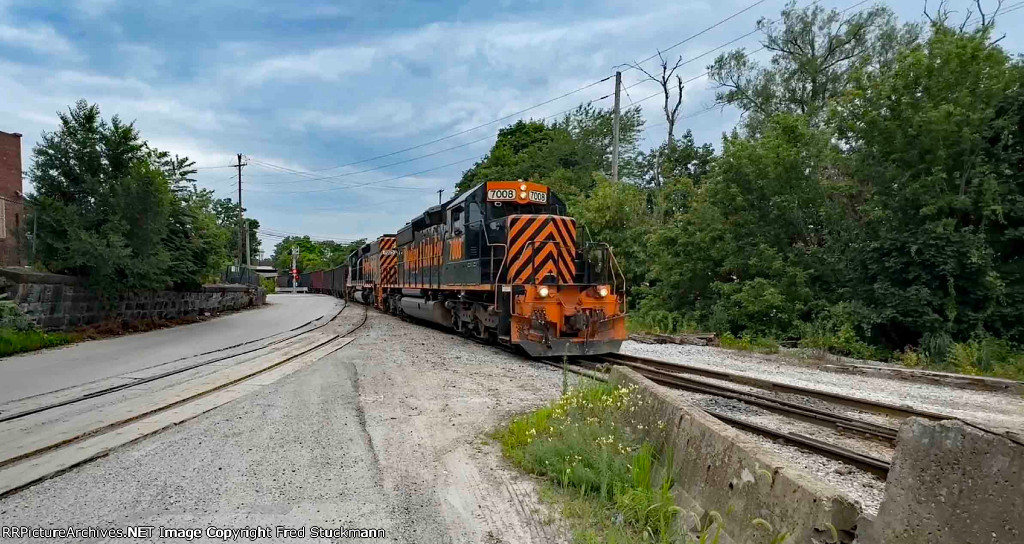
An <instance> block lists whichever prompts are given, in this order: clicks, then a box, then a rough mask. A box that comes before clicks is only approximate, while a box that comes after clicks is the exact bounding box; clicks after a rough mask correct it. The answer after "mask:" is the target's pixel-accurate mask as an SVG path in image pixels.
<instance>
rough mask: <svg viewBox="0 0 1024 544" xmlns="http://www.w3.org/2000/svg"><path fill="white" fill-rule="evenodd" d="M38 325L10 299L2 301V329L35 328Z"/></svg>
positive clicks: (0, 304)
mask: <svg viewBox="0 0 1024 544" xmlns="http://www.w3.org/2000/svg"><path fill="white" fill-rule="evenodd" d="M35 328H36V325H35V323H33V322H32V320H30V319H29V318H28V317H26V316H25V314H23V313H22V312H21V310H20V309H18V305H17V304H15V303H14V302H13V301H10V300H2V301H0V329H9V330H14V331H31V330H35Z"/></svg>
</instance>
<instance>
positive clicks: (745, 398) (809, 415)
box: [627, 363, 899, 443]
mask: <svg viewBox="0 0 1024 544" xmlns="http://www.w3.org/2000/svg"><path fill="white" fill-rule="evenodd" d="M627 366H629V367H630V368H633V369H634V370H637V371H639V372H640V374H641V375H643V376H644V377H646V378H648V379H650V380H651V381H653V382H656V383H660V384H662V385H668V386H671V387H675V388H677V389H686V390H689V391H694V392H697V393H704V394H707V395H714V396H716V397H722V398H728V399H732V400H736V401H740V402H743V403H746V404H750V405H753V406H758V407H760V408H764V409H766V410H769V411H772V412H776V413H780V414H784V415H791V416H796V417H798V418H800V419H802V420H805V421H809V422H811V423H815V424H818V425H821V424H824V425H827V426H830V427H833V428H835V429H837V430H841V431H848V432H853V433H856V434H859V435H862V436H867V437H870V438H876V439H881V440H885V441H887V442H890V443H895V441H896V435H897V433H898V432H899V429H895V428H893V427H888V426H886V425H879V424H877V423H871V422H870V421H863V420H860V419H857V418H854V417H850V416H845V415H841V414H836V413H833V412H829V411H827V410H822V409H820V408H815V407H813V406H808V405H806V404H799V403H795V402H790V401H786V400H781V399H775V398H772V397H768V396H766V395H760V394H757V393H753V392H748V391H741V390H738V389H734V388H731V387H728V386H725V385H720V384H716V383H711V382H707V381H704V380H699V379H695V378H690V377H687V376H683V375H680V374H674V373H670V372H665V371H662V370H659V369H655V368H651V367H648V366H645V365H640V364H636V363H632V364H628V365H627Z"/></svg>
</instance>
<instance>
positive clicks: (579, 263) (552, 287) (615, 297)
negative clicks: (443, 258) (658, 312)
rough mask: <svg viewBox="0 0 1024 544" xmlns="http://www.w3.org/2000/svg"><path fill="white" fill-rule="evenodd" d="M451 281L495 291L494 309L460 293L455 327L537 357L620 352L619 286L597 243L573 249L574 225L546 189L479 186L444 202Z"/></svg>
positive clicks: (518, 184) (609, 257)
mask: <svg viewBox="0 0 1024 544" xmlns="http://www.w3.org/2000/svg"><path fill="white" fill-rule="evenodd" d="M446 208H447V211H448V215H447V219H448V225H447V229H446V234H447V236H446V238H447V244H448V245H449V248H450V251H449V252H448V254H447V256H448V257H449V262H448V263H447V264H446V266H447V267H448V269H449V277H451V279H452V280H453V282H454V283H458V284H468V283H470V282H475V283H476V284H477V285H481V284H490V285H492V286H493V299H492V300H493V302H492V303H490V304H488V311H487V312H481V311H480V308H479V305H480V304H479V303H476V302H470V303H467V302H466V299H467V298H468V299H479V297H474V296H473V295H472V294H465V293H464V294H462V295H460V300H459V301H458V302H454V303H450V304H449V306H453V309H454V310H455V313H456V314H457V315H456V316H455V319H456V321H460V322H461V321H465V323H459V325H462V326H468V327H470V328H478V329H486V328H488V324H487V323H486V322H484V321H483V320H481V319H479V315H480V314H481V313H488V314H496V316H495V319H492V320H491V322H492V323H493V325H492V326H491V328H493V330H494V333H495V334H496V336H497V338H498V339H499V340H500V341H503V342H506V343H510V344H516V345H519V346H521V347H522V348H523V349H525V350H526V351H527V352H528V353H530V354H531V355H534V356H551V355H585V354H594V353H605V352H611V351H617V350H618V348H619V345H620V344H621V343H622V340H623V339H625V336H626V331H625V313H626V312H625V303H626V301H625V292H624V291H625V282H624V278H623V277H622V274H621V272H619V271H618V268H617V264H616V263H615V262H614V255H613V254H612V251H611V249H610V248H609V247H608V246H607V245H604V244H594V243H590V242H582V243H581V242H580V241H579V238H580V237H578V236H577V226H576V222H575V220H573V219H572V218H571V217H569V216H567V215H566V207H565V204H564V203H563V202H562V201H561V199H559V198H558V197H557V195H555V194H554V193H553V192H552V191H550V190H549V188H548V187H546V186H544V185H541V184H537V183H533V182H527V181H492V182H488V183H485V184H481V185H479V186H477V187H475V188H474V189H471V190H470V191H468V192H466V193H465V194H463V195H461V196H460V197H459V198H457V199H455V200H454V201H452V202H450V203H449V204H448V205H447V207H446Z"/></svg>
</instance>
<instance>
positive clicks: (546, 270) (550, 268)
mask: <svg viewBox="0 0 1024 544" xmlns="http://www.w3.org/2000/svg"><path fill="white" fill-rule="evenodd" d="M548 274H551V275H552V276H555V278H558V271H557V270H555V263H554V262H550V261H549V262H548V263H547V264H545V265H544V266H543V268H541V269H540V272H538V273H537V274H536V275H535V276H534V278H535V281H536V283H540V282H541V280H543V279H544V278H545V277H546V276H547V275H548Z"/></svg>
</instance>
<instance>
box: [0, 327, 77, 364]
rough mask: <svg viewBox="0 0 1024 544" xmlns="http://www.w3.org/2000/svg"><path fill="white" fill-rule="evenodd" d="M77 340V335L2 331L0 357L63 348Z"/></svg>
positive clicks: (36, 331)
mask: <svg viewBox="0 0 1024 544" xmlns="http://www.w3.org/2000/svg"><path fill="white" fill-rule="evenodd" d="M77 339H78V338H77V336H76V335H73V334H67V333H61V332H54V333H47V332H42V331H38V330H27V331H19V330H14V329H0V357H6V356H7V355H12V354H15V353H22V352H26V351H35V350H37V349H43V348H52V347H56V346H62V345H64V344H70V343H71V342H74V341H76V340H77Z"/></svg>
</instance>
